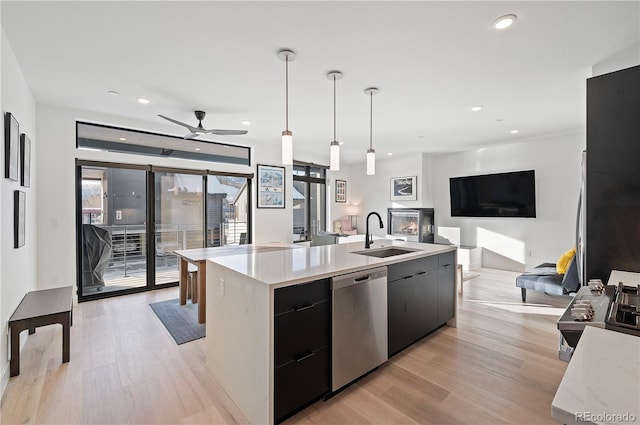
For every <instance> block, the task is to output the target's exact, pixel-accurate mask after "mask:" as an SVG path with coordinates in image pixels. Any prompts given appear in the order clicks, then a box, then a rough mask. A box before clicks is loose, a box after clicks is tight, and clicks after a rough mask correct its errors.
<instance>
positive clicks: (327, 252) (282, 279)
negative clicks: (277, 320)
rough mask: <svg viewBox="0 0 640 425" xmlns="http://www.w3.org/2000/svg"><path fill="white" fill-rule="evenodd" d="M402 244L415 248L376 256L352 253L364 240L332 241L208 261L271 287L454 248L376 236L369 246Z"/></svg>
mask: <svg viewBox="0 0 640 425" xmlns="http://www.w3.org/2000/svg"><path fill="white" fill-rule="evenodd" d="M390 246H394V247H404V248H409V249H414V250H416V251H414V252H411V253H407V254H401V255H395V256H391V257H387V258H377V257H371V256H367V255H360V254H356V253H354V252H355V251H364V250H365V249H364V242H354V243H346V244H334V245H323V246H315V247H309V248H306V249H290V250H279V251H271V252H261V253H257V254H245V255H232V256H226V257H220V258H210V259H209V261H211V262H213V263H216V264H218V265H221V266H223V267H226V268H228V269H230V270H233V271H235V272H237V273H240V274H242V275H245V276H247V277H250V278H252V279H255V280H257V281H259V282H262V283H265V284H267V285H270V286H272V287H280V286H289V285H294V284H297V283H302V282H308V281H311V280H316V279H323V278H326V277H332V276H336V275H340V274H345V273H351V272H356V271H360V270H366V269H369V268H373V267H378V266H385V265H389V264H393V263H399V262H403V261H408V260H412V259H415V258H421V257H427V256H431V255H437V254H442V253H444V252H450V251H455V250H456V247H455V246H453V245H434V244H424V243H417V242H404V241H396V240H393V241H391V240H386V239H385V240H376V241H374V243H373V244H372V245H371V248H370V250H371V251H375V250H376V249H380V248H383V247H385V248H386V247H390Z"/></svg>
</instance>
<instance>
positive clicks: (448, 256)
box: [438, 251, 456, 269]
mask: <svg viewBox="0 0 640 425" xmlns="http://www.w3.org/2000/svg"><path fill="white" fill-rule="evenodd" d="M455 262H456V253H455V251H451V252H445V253H444V254H440V255H438V265H439V266H440V267H445V266H451V267H452V268H454V269H455V266H456V264H455Z"/></svg>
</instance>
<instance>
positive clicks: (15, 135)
mask: <svg viewBox="0 0 640 425" xmlns="http://www.w3.org/2000/svg"><path fill="white" fill-rule="evenodd" d="M19 152H20V125H19V124H18V121H17V120H16V117H14V116H13V114H12V113H11V112H7V113H6V114H5V115H4V176H5V178H7V179H10V180H15V181H18V177H19V176H18V171H19V169H18V167H19V155H20V154H19Z"/></svg>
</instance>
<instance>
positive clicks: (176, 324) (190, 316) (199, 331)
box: [149, 298, 206, 345]
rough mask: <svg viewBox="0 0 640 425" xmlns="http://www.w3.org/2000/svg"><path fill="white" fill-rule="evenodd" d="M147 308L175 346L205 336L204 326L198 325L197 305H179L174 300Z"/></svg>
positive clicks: (178, 301)
mask: <svg viewBox="0 0 640 425" xmlns="http://www.w3.org/2000/svg"><path fill="white" fill-rule="evenodd" d="M149 307H151V309H152V310H153V311H154V313H156V316H158V319H160V321H161V322H162V324H163V325H164V327H165V328H167V330H168V331H169V333H170V334H171V336H172V337H173V339H174V340H175V341H176V344H178V345H180V344H184V343H185V342H189V341H193V340H195V339H199V338H203V337H204V336H205V331H206V325H205V324H204V323H202V324H200V323H198V304H191V302H190V301H187V304H185V305H180V300H179V299H178V298H176V299H175V300H168V301H161V302H157V303H152V304H149Z"/></svg>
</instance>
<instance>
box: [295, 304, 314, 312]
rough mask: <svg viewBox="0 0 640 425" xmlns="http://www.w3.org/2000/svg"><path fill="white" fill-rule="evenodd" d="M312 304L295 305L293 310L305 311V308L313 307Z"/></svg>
mask: <svg viewBox="0 0 640 425" xmlns="http://www.w3.org/2000/svg"><path fill="white" fill-rule="evenodd" d="M313 306H314V304H307V305H303V306H300V307H296V308H295V309H294V311H305V310H309V309H310V308H313Z"/></svg>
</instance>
